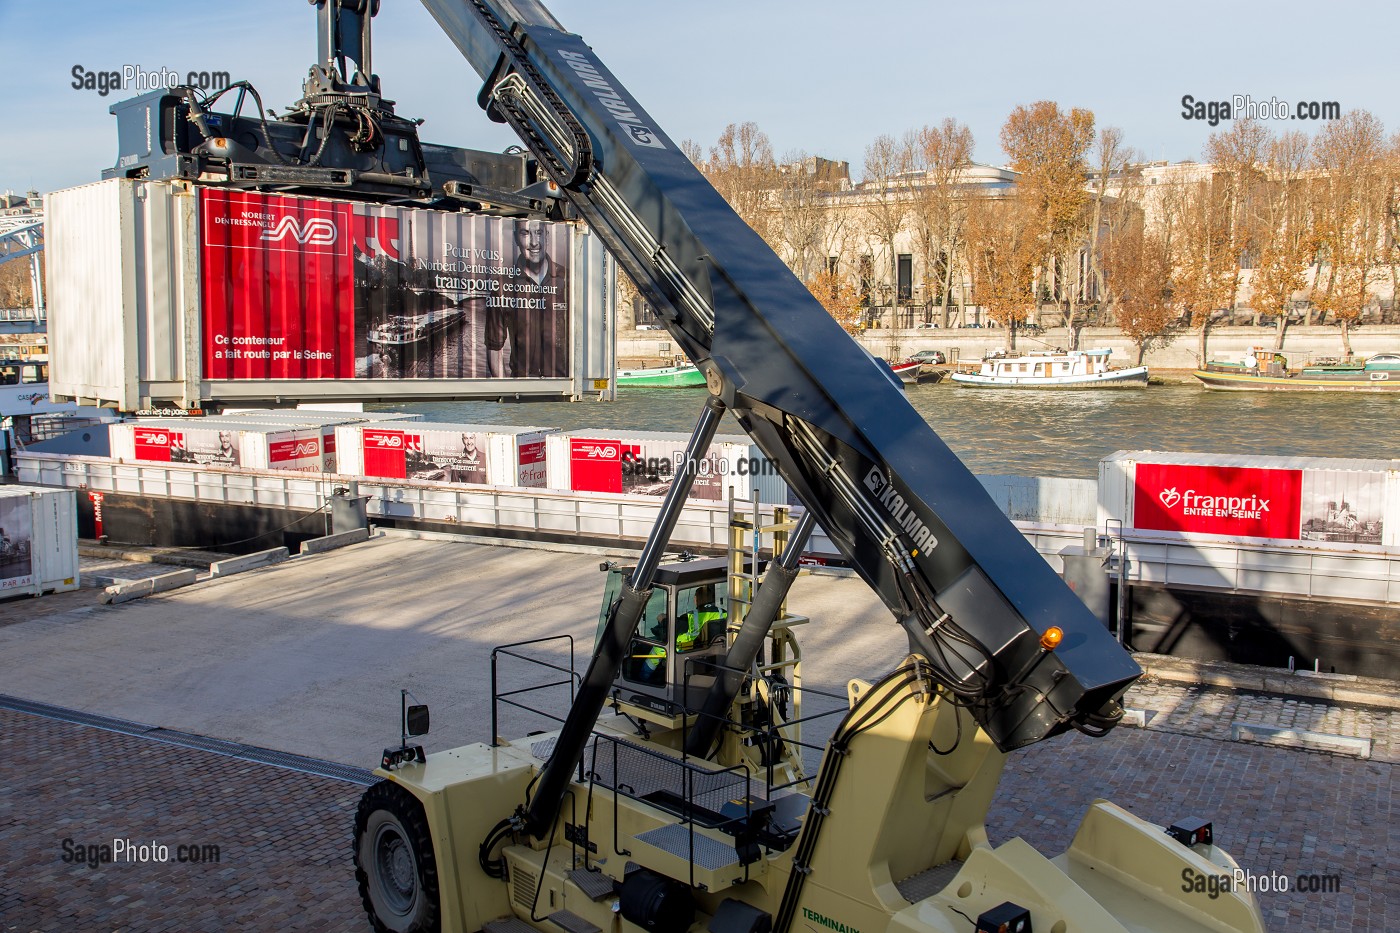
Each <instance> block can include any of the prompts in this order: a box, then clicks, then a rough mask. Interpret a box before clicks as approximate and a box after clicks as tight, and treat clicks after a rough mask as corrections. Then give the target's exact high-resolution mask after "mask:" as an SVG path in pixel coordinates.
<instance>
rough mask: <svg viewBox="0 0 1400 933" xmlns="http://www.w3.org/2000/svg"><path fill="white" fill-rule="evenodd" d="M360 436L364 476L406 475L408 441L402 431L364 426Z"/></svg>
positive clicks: (404, 477)
mask: <svg viewBox="0 0 1400 933" xmlns="http://www.w3.org/2000/svg"><path fill="white" fill-rule="evenodd" d="M360 436H361V438H362V439H363V444H364V451H365V464H364V466H365V475H366V476H382V477H384V478H385V479H406V478H407V477H408V457H407V452H408V441H407V439H406V438H405V437H404V433H403V432H402V431H384V430H379V429H372V428H365V429H364V432H363V433H362V434H361V435H360Z"/></svg>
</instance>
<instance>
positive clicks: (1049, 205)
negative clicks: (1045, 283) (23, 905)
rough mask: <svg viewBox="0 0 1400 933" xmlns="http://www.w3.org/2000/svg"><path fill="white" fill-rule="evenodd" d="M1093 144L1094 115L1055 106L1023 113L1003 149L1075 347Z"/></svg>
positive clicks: (1008, 130)
mask: <svg viewBox="0 0 1400 933" xmlns="http://www.w3.org/2000/svg"><path fill="white" fill-rule="evenodd" d="M1093 142H1094V114H1093V111H1091V110H1084V109H1081V108H1078V107H1075V108H1073V109H1071V110H1068V111H1064V110H1061V109H1060V105H1059V104H1057V103H1056V102H1054V101H1050V100H1042V101H1036V102H1035V103H1034V104H1031V105H1030V106H1029V107H1027V106H1024V105H1023V106H1019V107H1017V108H1016V109H1015V110H1013V111H1012V112H1011V116H1009V117H1007V119H1006V123H1005V125H1004V126H1002V128H1001V147H1002V149H1004V150H1006V154H1007V155H1008V156H1010V157H1011V167H1012V168H1014V169H1015V170H1016V171H1018V172H1020V173H1021V179H1020V181H1019V182H1018V187H1019V188H1021V189H1023V191H1024V196H1025V197H1026V198H1027V199H1028V200H1029V203H1030V206H1031V207H1032V208H1033V210H1032V211H1031V212H1030V213H1029V215H1028V220H1029V221H1030V222H1031V223H1033V224H1034V225H1035V231H1036V234H1037V236H1038V237H1039V239H1040V241H1041V255H1042V256H1043V257H1045V258H1048V259H1051V260H1052V263H1053V266H1054V272H1055V280H1056V281H1055V284H1056V285H1057V287H1058V290H1059V297H1060V300H1061V301H1062V302H1063V303H1064V307H1063V309H1062V314H1063V315H1064V324H1065V327H1067V328H1068V329H1069V330H1070V332H1071V341H1075V340H1076V339H1077V337H1078V324H1079V322H1078V310H1079V308H1078V303H1079V297H1080V289H1079V282H1078V268H1079V262H1078V255H1079V251H1080V249H1081V248H1082V246H1083V243H1084V226H1085V224H1086V218H1085V211H1084V207H1085V203H1086V201H1087V199H1088V192H1087V191H1086V190H1085V186H1084V182H1085V178H1086V175H1087V174H1088V164H1087V162H1086V157H1087V155H1088V152H1089V147H1090V146H1092V145H1093ZM1071 269H1073V270H1075V271H1074V272H1073V273H1072V272H1071V271H1070V270H1071Z"/></svg>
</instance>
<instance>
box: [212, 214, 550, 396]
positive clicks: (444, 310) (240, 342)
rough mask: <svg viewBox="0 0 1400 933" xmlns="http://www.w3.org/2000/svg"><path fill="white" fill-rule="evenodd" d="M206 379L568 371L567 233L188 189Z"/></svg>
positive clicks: (518, 223) (516, 375)
mask: <svg viewBox="0 0 1400 933" xmlns="http://www.w3.org/2000/svg"><path fill="white" fill-rule="evenodd" d="M200 228H201V231H202V235H201V243H200V262H201V280H202V284H201V298H202V300H203V312H204V337H203V342H204V346H203V355H204V376H205V378H207V379H279V380H280V379H395V380H398V379H498V378H500V379H503V378H512V379H529V378H542V379H549V378H567V377H568V376H569V375H570V359H569V357H570V348H571V346H572V341H571V339H570V328H571V320H570V303H571V299H570V291H569V281H570V280H569V266H568V262H569V258H570V255H571V242H572V241H571V234H572V230H571V228H570V226H569V225H568V224H562V223H546V222H543V221H537V220H530V221H527V220H511V219H507V218H501V217H487V216H483V215H479V214H463V213H449V212H445V211H430V210H421V209H410V208H400V207H384V206H380V205H372V204H361V203H353V204H352V203H348V202H343V201H330V200H325V199H318V198H293V197H285V196H281V195H269V194H258V193H255V192H244V191H228V190H221V189H216V188H201V189H200Z"/></svg>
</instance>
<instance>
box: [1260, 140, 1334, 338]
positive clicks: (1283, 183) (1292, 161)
mask: <svg viewBox="0 0 1400 933" xmlns="http://www.w3.org/2000/svg"><path fill="white" fill-rule="evenodd" d="M1308 159H1309V154H1308V137H1307V136H1306V135H1305V134H1303V133H1296V132H1295V133H1284V134H1282V135H1281V136H1278V137H1276V138H1274V139H1273V140H1271V141H1270V142H1269V148H1268V155H1267V158H1266V160H1265V166H1264V167H1265V171H1266V174H1267V176H1268V177H1267V181H1266V182H1265V183H1264V185H1263V186H1262V187H1263V191H1262V192H1261V197H1260V198H1259V202H1260V207H1259V213H1260V216H1261V219H1262V223H1261V224H1260V225H1259V228H1258V233H1257V237H1258V241H1259V261H1258V262H1257V263H1256V264H1255V271H1254V282H1253V285H1254V287H1253V294H1252V296H1251V298H1250V304H1251V305H1252V306H1253V307H1254V309H1255V310H1256V311H1257V312H1259V313H1261V314H1273V315H1277V320H1276V321H1275V326H1274V349H1275V350H1282V349H1283V341H1284V337H1285V335H1286V333H1287V330H1288V318H1289V315H1290V314H1291V313H1292V311H1293V296H1294V295H1295V294H1296V293H1298V292H1300V291H1302V290H1304V289H1305V288H1306V287H1307V272H1308V267H1309V266H1310V265H1311V264H1312V260H1313V257H1314V256H1315V255H1316V254H1317V247H1318V239H1317V235H1316V232H1315V230H1314V225H1313V213H1312V210H1311V203H1310V199H1309V198H1308V193H1307V181H1308V179H1307V169H1308Z"/></svg>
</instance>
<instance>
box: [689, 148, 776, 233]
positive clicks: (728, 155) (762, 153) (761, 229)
mask: <svg viewBox="0 0 1400 933" xmlns="http://www.w3.org/2000/svg"><path fill="white" fill-rule="evenodd" d="M706 177H708V178H709V180H710V184H712V185H714V186H715V190H717V191H718V192H719V193H720V194H721V195H723V196H724V199H725V200H726V201H728V202H729V206H730V207H732V208H734V212H735V213H736V214H738V215H739V216H740V217H741V218H743V221H744V223H746V224H748V225H749V226H750V227H752V228H753V230H754V232H755V233H757V234H758V235H759V236H761V237H763V238H764V240H766V241H768V242H769V243H770V244H772V243H774V242H775V241H776V238H775V237H774V236H773V230H772V228H771V227H772V224H771V216H770V213H771V212H770V210H769V207H770V204H769V201H770V198H771V195H772V192H773V190H774V189H775V188H777V182H778V165H777V162H776V161H774V159H773V146H772V144H771V143H770V142H769V141H768V135H767V134H766V133H764V132H763V131H762V130H761V129H759V128H758V124H756V123H752V122H748V123H731V124H729V125H728V126H726V127H725V128H724V132H723V133H721V134H720V137H719V141H718V142H717V143H716V144H715V145H714V146H713V147H712V148H711V149H710V161H709V162H708V163H707V165H706Z"/></svg>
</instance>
